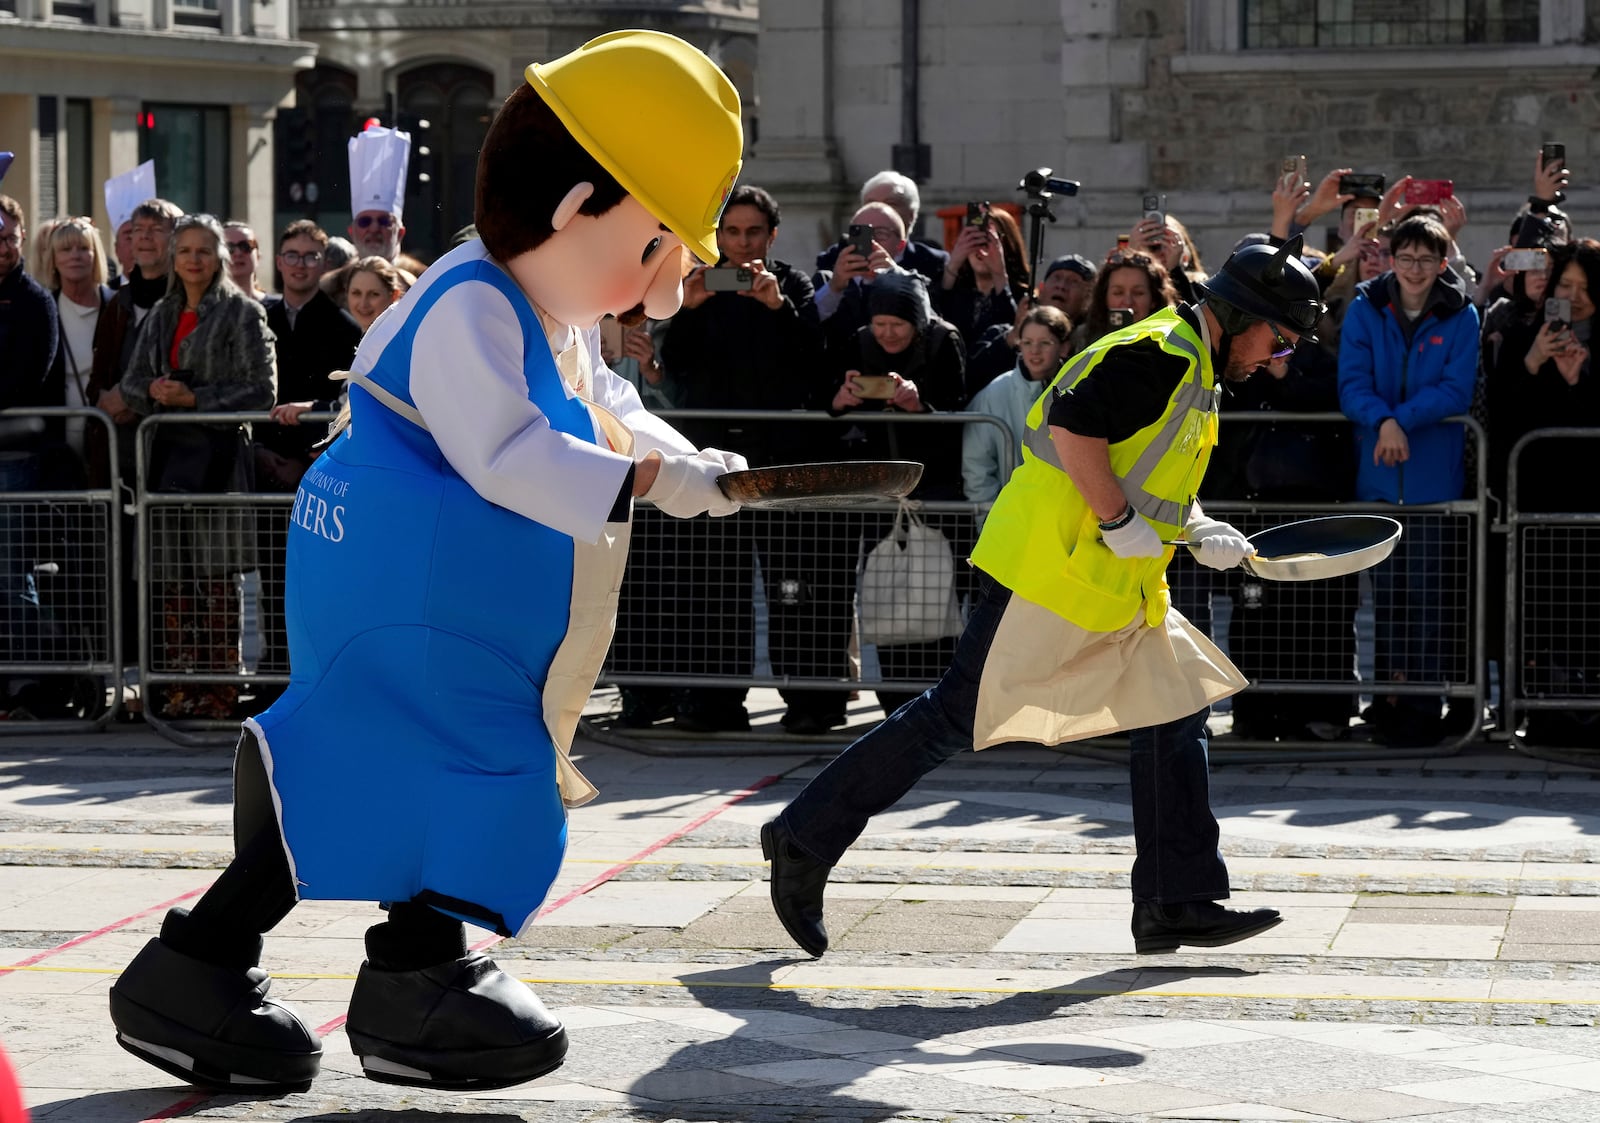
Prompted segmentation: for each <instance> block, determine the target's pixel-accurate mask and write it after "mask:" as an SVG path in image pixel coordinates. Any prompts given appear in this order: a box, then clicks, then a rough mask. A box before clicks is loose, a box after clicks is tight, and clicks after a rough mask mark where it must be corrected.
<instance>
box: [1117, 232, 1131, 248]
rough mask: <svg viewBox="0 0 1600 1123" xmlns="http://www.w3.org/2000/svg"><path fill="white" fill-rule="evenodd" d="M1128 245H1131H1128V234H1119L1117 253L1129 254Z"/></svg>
mask: <svg viewBox="0 0 1600 1123" xmlns="http://www.w3.org/2000/svg"><path fill="white" fill-rule="evenodd" d="M1128 244H1129V243H1128V235H1126V234H1118V235H1117V252H1118V253H1127V252H1128Z"/></svg>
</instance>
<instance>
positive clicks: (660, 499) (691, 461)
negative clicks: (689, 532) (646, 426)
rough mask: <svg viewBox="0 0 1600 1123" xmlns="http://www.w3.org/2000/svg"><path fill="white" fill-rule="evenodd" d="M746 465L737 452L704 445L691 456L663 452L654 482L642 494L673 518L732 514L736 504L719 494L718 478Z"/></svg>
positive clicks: (738, 470)
mask: <svg viewBox="0 0 1600 1123" xmlns="http://www.w3.org/2000/svg"><path fill="white" fill-rule="evenodd" d="M746 467H748V465H747V464H746V462H745V458H744V457H742V456H740V455H739V454H738V453H736V452H718V451H717V450H716V449H714V448H703V449H701V450H700V451H699V452H697V453H695V454H694V455H693V456H687V455H683V454H678V453H670V454H664V455H663V456H662V457H661V469H660V471H658V472H657V473H656V482H655V483H653V484H651V485H650V490H649V491H647V492H645V493H644V497H645V498H646V499H648V500H650V501H651V502H652V503H654V504H655V505H656V506H657V507H659V508H660V509H661V510H663V511H665V512H666V513H667V514H669V515H671V516H672V517H673V518H675V519H692V518H694V517H695V516H696V515H699V514H702V513H706V512H709V513H710V514H712V515H717V516H720V515H731V514H733V513H734V512H735V511H737V510H738V509H739V504H738V502H737V501H735V500H733V499H729V498H728V497H727V496H726V495H724V494H722V489H721V488H720V487H718V486H717V477H718V476H720V475H722V474H724V473H726V472H742V471H744V470H745V468H746Z"/></svg>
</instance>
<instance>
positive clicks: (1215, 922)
mask: <svg viewBox="0 0 1600 1123" xmlns="http://www.w3.org/2000/svg"><path fill="white" fill-rule="evenodd" d="M1282 922H1283V917H1281V916H1279V915H1278V910H1277V909H1251V910H1250V911H1249V912H1238V911H1235V910H1234V909H1225V908H1223V907H1222V906H1221V905H1219V904H1217V903H1216V902H1215V901H1191V902H1189V903H1187V904H1182V905H1149V904H1136V905H1134V906H1133V946H1134V948H1135V949H1136V950H1137V951H1138V953H1139V954H1140V955H1159V954H1161V953H1162V952H1168V951H1177V950H1178V946H1179V945H1180V944H1187V945H1189V946H1190V947H1195V948H1220V947H1222V946H1223V945H1224V944H1233V943H1238V942H1239V941H1240V940H1248V939H1249V938H1250V937H1251V936H1259V935H1261V933H1263V932H1265V931H1266V930H1267V929H1269V928H1276V927H1277V926H1278V925H1279V924H1280V923H1282Z"/></svg>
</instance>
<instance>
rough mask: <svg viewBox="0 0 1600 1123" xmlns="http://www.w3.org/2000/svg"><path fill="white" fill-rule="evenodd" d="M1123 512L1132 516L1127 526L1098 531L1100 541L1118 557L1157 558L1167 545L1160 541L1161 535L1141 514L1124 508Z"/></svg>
mask: <svg viewBox="0 0 1600 1123" xmlns="http://www.w3.org/2000/svg"><path fill="white" fill-rule="evenodd" d="M1123 514H1131V515H1132V516H1133V518H1131V519H1130V520H1128V525H1127V526H1119V527H1118V528H1117V529H1116V530H1102V531H1101V532H1100V538H1101V541H1103V542H1104V543H1105V544H1106V548H1107V549H1109V550H1110V551H1111V552H1112V553H1113V554H1116V555H1117V557H1119V558H1159V557H1160V556H1161V555H1162V554H1163V553H1165V552H1166V549H1167V547H1166V545H1165V544H1164V543H1163V542H1162V541H1161V535H1159V534H1157V533H1156V528H1155V527H1153V526H1151V525H1150V524H1149V523H1148V522H1146V521H1145V517H1144V516H1143V515H1141V514H1139V512H1137V511H1131V510H1125V511H1124V512H1123ZM1118 517H1119V518H1120V517H1121V516H1118Z"/></svg>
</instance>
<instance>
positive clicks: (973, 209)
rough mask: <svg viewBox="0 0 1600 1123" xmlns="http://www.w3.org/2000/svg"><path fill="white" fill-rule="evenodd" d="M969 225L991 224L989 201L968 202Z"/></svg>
mask: <svg viewBox="0 0 1600 1123" xmlns="http://www.w3.org/2000/svg"><path fill="white" fill-rule="evenodd" d="M967 225H968V226H988V225H989V204H988V203H968V204H967Z"/></svg>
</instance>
